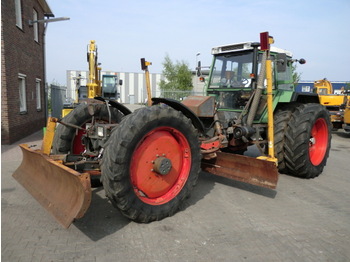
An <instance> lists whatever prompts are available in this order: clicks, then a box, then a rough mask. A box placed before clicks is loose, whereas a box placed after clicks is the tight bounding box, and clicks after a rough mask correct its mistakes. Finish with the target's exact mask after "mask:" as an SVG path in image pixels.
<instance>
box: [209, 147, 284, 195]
mask: <svg viewBox="0 0 350 262" xmlns="http://www.w3.org/2000/svg"><path fill="white" fill-rule="evenodd" d="M216 154H217V157H216V158H214V159H210V160H204V159H203V160H202V170H203V171H206V172H209V173H212V174H214V175H218V176H223V177H226V178H229V179H233V180H238V181H242V182H245V183H248V184H252V185H256V186H261V187H266V188H272V189H274V188H276V185H277V180H278V171H277V167H276V165H275V164H274V163H273V162H270V161H266V160H260V159H256V158H252V157H247V156H242V155H235V154H228V153H223V152H216Z"/></svg>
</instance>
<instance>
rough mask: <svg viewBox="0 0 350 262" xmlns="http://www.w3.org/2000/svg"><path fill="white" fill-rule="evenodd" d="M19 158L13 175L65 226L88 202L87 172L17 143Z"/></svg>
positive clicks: (89, 188)
mask: <svg viewBox="0 0 350 262" xmlns="http://www.w3.org/2000/svg"><path fill="white" fill-rule="evenodd" d="M20 147H21V149H22V152H23V161H22V163H21V165H20V166H19V167H18V169H17V170H16V171H15V172H14V174H13V177H14V178H15V179H16V180H17V181H18V182H19V183H20V184H21V185H22V186H23V187H24V188H25V189H26V190H27V191H28V192H29V193H30V194H31V195H32V196H33V197H34V198H35V199H36V200H37V201H38V202H39V203H40V204H41V205H42V206H43V207H44V208H45V209H46V210H47V211H48V212H49V213H51V214H52V215H53V216H54V217H55V218H56V220H57V221H58V222H59V223H61V224H62V225H63V226H64V227H65V228H68V227H69V226H70V224H71V223H72V222H73V220H74V219H75V218H80V217H82V216H83V215H84V214H85V212H86V211H87V209H88V207H89V206H90V203H91V185H90V175H89V174H87V173H83V174H81V173H79V172H77V171H75V170H73V169H70V168H68V167H66V166H64V165H63V164H61V163H60V161H57V160H54V156H51V157H49V156H47V155H45V154H43V153H42V152H41V151H40V150H33V149H31V148H29V147H28V145H26V144H21V145H20Z"/></svg>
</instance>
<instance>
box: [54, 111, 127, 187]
mask: <svg viewBox="0 0 350 262" xmlns="http://www.w3.org/2000/svg"><path fill="white" fill-rule="evenodd" d="M94 111H95V115H94V117H95V121H98V122H105V123H108V121H109V113H108V110H107V106H106V105H105V104H94ZM110 112H111V120H112V123H119V122H120V121H121V119H122V117H123V115H122V114H121V113H120V112H119V111H118V110H117V109H116V108H113V107H111V108H110ZM91 121H92V116H91V114H89V109H88V104H80V105H78V106H77V107H76V108H74V109H73V110H72V111H71V112H70V113H69V114H68V115H67V116H65V117H64V118H63V119H62V122H63V123H69V124H73V125H76V126H79V127H83V128H84V127H85V125H86V123H91ZM84 133H85V131H83V130H79V129H76V128H73V127H69V126H65V125H63V124H60V125H58V126H57V128H56V131H55V136H54V140H53V144H52V153H53V154H81V153H83V152H84V150H85V146H84V144H83V143H82V137H83V135H84ZM99 180H100V176H92V177H91V183H92V185H93V186H100V182H99Z"/></svg>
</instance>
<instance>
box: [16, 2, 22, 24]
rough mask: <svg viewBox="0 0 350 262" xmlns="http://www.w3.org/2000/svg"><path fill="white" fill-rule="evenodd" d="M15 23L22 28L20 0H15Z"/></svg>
mask: <svg viewBox="0 0 350 262" xmlns="http://www.w3.org/2000/svg"><path fill="white" fill-rule="evenodd" d="M15 11H16V25H17V26H18V27H19V28H21V29H22V6H21V0H15Z"/></svg>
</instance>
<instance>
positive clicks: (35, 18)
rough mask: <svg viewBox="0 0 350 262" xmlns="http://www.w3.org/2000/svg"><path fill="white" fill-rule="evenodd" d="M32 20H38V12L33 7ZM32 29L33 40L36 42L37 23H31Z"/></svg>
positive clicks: (37, 35)
mask: <svg viewBox="0 0 350 262" xmlns="http://www.w3.org/2000/svg"><path fill="white" fill-rule="evenodd" d="M33 21H38V12H37V11H36V10H35V9H33ZM33 30H34V40H35V41H36V42H39V31H38V23H34V24H33Z"/></svg>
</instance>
